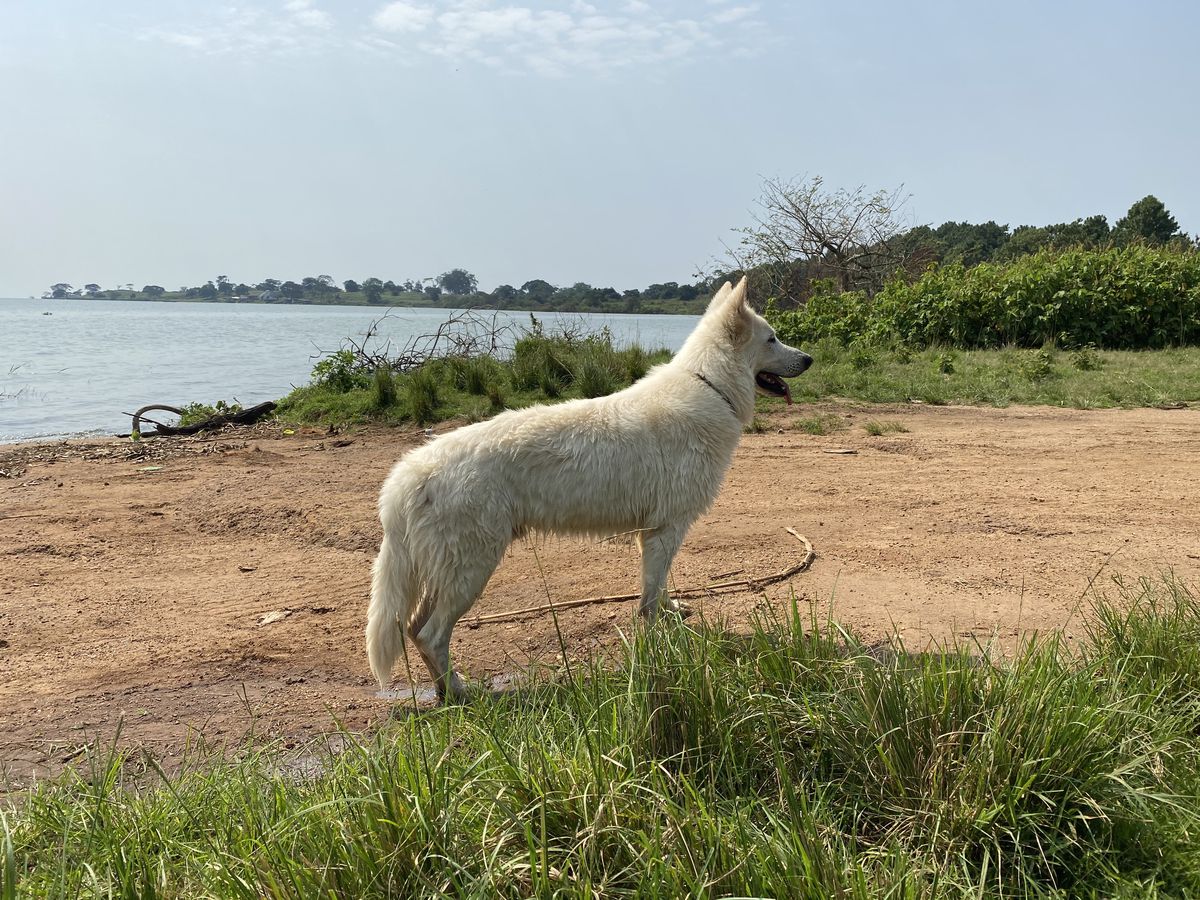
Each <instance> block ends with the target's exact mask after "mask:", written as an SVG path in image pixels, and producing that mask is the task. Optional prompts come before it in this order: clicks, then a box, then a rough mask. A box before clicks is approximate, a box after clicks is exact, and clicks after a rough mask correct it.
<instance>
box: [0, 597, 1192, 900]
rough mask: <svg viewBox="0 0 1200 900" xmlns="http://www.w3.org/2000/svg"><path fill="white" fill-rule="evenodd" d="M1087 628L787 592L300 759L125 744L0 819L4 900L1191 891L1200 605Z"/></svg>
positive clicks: (1125, 615)
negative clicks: (176, 757) (893, 615)
mask: <svg viewBox="0 0 1200 900" xmlns="http://www.w3.org/2000/svg"><path fill="white" fill-rule="evenodd" d="M1088 627H1089V629H1090V634H1091V641H1090V643H1089V644H1088V646H1087V647H1085V648H1083V649H1082V650H1081V651H1080V652H1073V651H1071V650H1070V649H1068V648H1066V647H1065V646H1064V643H1063V642H1062V641H1061V640H1060V639H1058V638H1057V637H1054V636H1043V637H1040V638H1036V639H1032V640H1030V641H1028V642H1026V643H1025V644H1024V645H1023V646H1021V647H1020V648H1019V650H1018V652H1016V653H1015V654H1013V655H1011V656H1007V657H1006V656H1004V655H1003V654H996V655H992V654H989V653H987V652H985V650H986V648H980V647H978V646H974V645H969V646H961V645H957V644H949V645H946V646H942V647H938V648H935V649H934V650H931V651H927V652H922V653H914V652H908V651H906V650H905V648H904V647H903V646H902V645H901V644H900V643H899V642H898V641H896V640H893V641H892V642H891V643H890V644H888V645H885V646H880V645H866V644H864V643H862V642H861V641H859V640H857V639H856V638H855V637H854V636H853V635H851V634H850V633H849V632H847V631H846V630H845V629H843V628H840V627H838V626H837V625H836V624H835V623H834V622H832V621H830V620H828V619H826V620H821V619H818V618H817V617H816V616H815V615H813V614H811V613H805V612H802V611H801V610H800V608H799V604H798V603H795V602H793V604H792V605H791V607H790V608H788V609H784V610H782V611H779V612H770V611H768V612H765V613H763V614H762V615H761V616H760V617H759V618H758V619H757V620H756V621H755V622H754V625H753V628H752V630H751V632H750V633H749V634H734V633H732V632H730V631H729V630H727V629H725V628H722V627H720V626H719V624H706V623H703V622H701V623H699V624H698V625H696V626H694V627H693V626H688V625H686V624H684V623H681V622H669V623H660V625H658V626H656V627H655V628H653V629H652V630H650V631H647V630H645V629H641V628H638V629H635V630H634V631H633V632H632V637H631V638H630V640H629V641H628V643H626V644H625V645H624V646H623V648H622V650H621V652H620V654H619V656H618V658H617V659H615V660H613V661H612V664H611V665H610V666H607V667H606V666H603V665H601V664H600V662H599V661H596V660H592V661H585V662H578V661H575V662H572V663H571V665H570V666H569V667H568V672H567V674H565V675H563V676H562V677H559V678H541V679H535V680H533V681H531V682H530V683H528V684H527V685H526V686H525V687H523V688H521V689H519V690H517V691H515V692H512V693H509V694H505V695H501V696H494V697H487V698H481V699H479V700H476V701H474V702H472V703H471V704H470V705H469V706H466V707H453V708H447V709H440V710H437V711H436V712H433V713H430V714H428V715H412V716H407V717H405V718H403V719H401V720H399V721H395V722H393V723H392V724H390V725H388V726H386V727H384V728H382V729H381V730H380V731H378V732H377V733H375V734H373V735H371V736H367V737H362V738H353V737H351V736H348V735H347V736H346V742H347V748H346V749H345V750H344V751H343V752H341V753H338V754H334V753H330V752H328V751H319V752H318V753H317V754H316V756H315V757H312V758H310V759H308V761H307V763H308V764H307V766H306V767H305V769H304V771H305V772H306V774H305V775H303V776H301V775H299V774H297V773H298V771H299V770H298V768H297V766H296V764H295V761H294V760H292V759H291V758H290V757H289V756H288V755H287V753H286V751H284V750H283V749H282V748H278V747H260V748H256V749H251V750H249V751H247V752H242V753H239V754H238V755H236V756H231V757H221V756H212V755H210V756H203V755H199V756H196V755H193V756H191V757H189V758H188V759H187V760H186V761H185V765H184V769H183V771H182V772H181V773H180V774H178V775H175V776H171V777H169V778H168V777H166V776H163V775H161V774H160V775H156V774H155V772H156V771H157V770H155V769H154V768H153V766H151V768H150V771H149V772H148V776H150V777H149V780H147V776H143V777H141V778H139V777H138V776H137V774H136V772H137V771H138V769H139V768H140V769H142V770H143V771H144V770H145V769H146V766H145V764H143V765H141V766H139V765H137V763H138V762H139V760H138V758H136V757H134V756H132V755H129V754H123V753H119V752H115V751H111V752H109V753H101V754H98V755H97V756H94V757H92V758H91V759H90V761H89V764H88V765H86V766H85V767H84V769H83V770H82V771H80V772H69V773H67V774H66V775H64V776H62V777H61V778H59V779H57V780H53V781H43V782H39V783H38V784H37V786H36V787H34V788H33V789H32V790H30V791H28V792H27V793H25V794H23V795H22V796H21V798H20V802H19V803H18V804H16V805H15V806H13V807H12V808H11V809H10V810H8V811H6V812H5V814H4V815H3V816H2V817H0V897H7V896H80V895H86V896H126V897H134V896H136V897H149V896H196V895H203V896H217V897H247V898H249V897H258V896H289V897H317V896H338V897H362V898H374V897H396V896H434V895H437V896H444V895H453V896H470V897H528V896H561V897H593V896H597V895H600V896H605V897H634V896H637V897H642V896H648V897H680V896H697V895H701V896H729V895H734V896H794V897H814V898H815V897H882V896H890V897H934V896H937V897H944V896H948V897H964V898H965V897H979V896H984V897H1008V896H1072V897H1074V896H1124V897H1132V896H1138V897H1143V896H1180V897H1184V896H1196V895H1197V893H1198V892H1200V844H1197V842H1196V841H1195V839H1194V834H1195V832H1196V829H1197V828H1198V827H1200V747H1198V746H1197V742H1196V739H1195V736H1196V733H1197V731H1196V728H1197V725H1198V723H1200V718H1198V715H1197V687H1198V686H1200V650H1197V648H1198V647H1200V641H1198V640H1197V638H1200V609H1198V608H1197V603H1196V600H1195V596H1194V594H1192V593H1191V592H1190V591H1189V590H1188V589H1187V588H1185V587H1184V586H1183V585H1181V584H1179V583H1178V582H1176V581H1174V580H1170V579H1167V580H1159V581H1146V582H1143V583H1140V584H1139V585H1137V586H1136V587H1133V588H1129V587H1125V586H1119V591H1118V596H1117V597H1116V598H1115V599H1113V600H1110V599H1107V598H1105V597H1103V596H1099V597H1096V598H1094V600H1093V606H1092V610H1091V613H1090V616H1089V626H1088Z"/></svg>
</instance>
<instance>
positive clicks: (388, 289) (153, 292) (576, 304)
mask: <svg viewBox="0 0 1200 900" xmlns="http://www.w3.org/2000/svg"><path fill="white" fill-rule="evenodd" d="M710 292H711V289H710V281H709V280H708V279H701V280H700V281H698V282H696V283H695V284H679V283H677V282H674V281H668V282H665V283H663V284H652V285H650V286H649V287H647V288H644V289H641V290H639V289H636V288H635V289H633V290H627V291H618V290H616V289H615V288H611V287H593V286H592V285H590V284H585V283H583V282H577V283H575V284H573V285H571V286H570V287H556V286H555V285H553V284H550V282H548V281H544V280H542V279H533V280H532V281H527V282H525V283H524V284H522V285H521V286H520V287H514V286H513V285H510V284H502V285H500V286H499V287H497V288H495V289H494V290H492V291H490V292H487V291H480V290H479V289H478V282H477V280H476V278H475V276H474V275H472V274H471V273H470V272H468V271H467V270H466V269H451V270H450V271H449V272H444V273H443V274H441V275H439V276H438V277H437V278H432V279H409V280H406V281H402V282H396V281H391V280H388V281H384V280H382V279H380V278H364V279H363V280H362V281H361V282H360V281H355V280H354V279H349V280H346V281H343V282H342V283H341V284H340V285H339V284H338V283H337V282H335V281H334V280H333V278H332V277H330V276H328V275H317V276H309V277H307V278H302V279H301V280H299V281H280V280H279V279H276V278H267V279H265V280H263V281H260V282H257V283H255V284H247V283H244V282H234V281H232V280H231V279H230V278H229V277H228V276H225V275H218V276H217V277H216V279H214V280H212V281H208V282H205V283H204V284H202V285H197V286H193V287H188V286H186V285H185V286H183V287H180V288H179V289H178V290H176V291H168V290H167V289H166V288H164V287H162V286H160V285H155V284H147V285H144V286H143V287H142V288H141V290H137V289H135V288H134V286H133V285H132V284H126V285H118V286H117V287H116V288H110V289H105V288H102V287H101V286H100V285H98V284H86V285H84V286H83V287H82V288H78V289H77V288H74V287H72V286H71V285H70V284H66V283H59V284H55V285H52V286H51V287H50V289H49V290H48V291H46V293H45V294H43V296H44V297H54V298H67V297H87V298H92V299H96V300H193V301H207V302H224V303H314V304H342V305H367V306H424V307H441V308H445V309H462V308H464V307H493V308H496V309H521V310H533V311H538V312H540V311H562V312H603V313H676V314H688V313H697V312H701V311H703V309H704V304H705V302H706V300H707V297H708V295H709V293H710Z"/></svg>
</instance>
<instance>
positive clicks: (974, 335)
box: [768, 246, 1200, 349]
mask: <svg viewBox="0 0 1200 900" xmlns="http://www.w3.org/2000/svg"><path fill="white" fill-rule="evenodd" d="M768 317H769V318H770V319H771V321H772V324H774V325H775V327H776V329H777V330H778V331H779V333H780V337H781V338H783V339H784V340H785V341H790V342H793V343H794V342H800V343H804V342H806V341H813V340H815V339H818V338H822V337H828V338H833V339H835V340H838V341H840V342H842V343H843V344H846V345H849V344H850V343H852V342H854V341H855V340H858V339H861V338H870V339H873V340H884V341H898V342H900V343H905V344H912V345H914V346H918V347H926V346H929V345H931V344H945V345H948V346H954V347H971V348H974V347H1002V346H1005V345H1009V344H1012V345H1015V346H1019V347H1039V346H1041V345H1043V344H1044V343H1046V342H1047V341H1052V342H1055V343H1057V344H1059V345H1062V346H1074V347H1082V346H1087V345H1092V346H1094V347H1102V348H1108V349H1150V348H1162V347H1168V346H1183V345H1190V344H1196V343H1200V252H1196V251H1193V250H1186V249H1183V250H1181V249H1174V248H1151V247H1145V246H1127V247H1120V248H1109V249H1104V250H1086V249H1081V248H1074V249H1068V250H1064V251H1058V250H1043V251H1040V252H1038V253H1034V254H1031V255H1029V256H1025V257H1021V258H1020V259H1017V260H1015V261H1013V262H1011V263H1007V264H994V263H982V264H980V265H977V266H974V267H972V268H969V269H968V268H964V267H963V266H962V265H960V264H950V265H945V266H940V267H939V266H935V267H932V268H930V269H929V270H927V271H926V272H925V273H924V274H923V275H922V276H921V277H920V278H918V279H917V280H916V281H914V282H911V283H910V282H907V281H905V280H904V279H902V278H896V279H893V280H892V281H891V282H889V283H888V284H887V285H886V286H885V287H884V289H883V290H882V291H881V292H880V293H879V294H878V295H876V297H875V298H874V299H873V300H868V299H867V298H866V297H865V296H864V295H862V294H832V293H827V292H825V291H824V290H820V291H818V292H817V293H816V294H815V295H814V296H813V297H812V299H810V300H809V302H808V305H807V306H805V307H803V308H802V309H799V310H793V311H787V312H783V311H779V310H778V309H775V308H774V307H772V306H770V305H769V306H768Z"/></svg>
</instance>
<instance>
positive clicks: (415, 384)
mask: <svg viewBox="0 0 1200 900" xmlns="http://www.w3.org/2000/svg"><path fill="white" fill-rule="evenodd" d="M403 383H404V399H405V401H406V402H407V404H408V411H409V414H410V415H411V416H412V417H413V419H414V420H415V421H416V422H417V423H418V424H420V425H427V424H429V423H431V422H436V421H438V416H437V411H438V399H439V398H438V388H439V385H438V380H437V377H436V375H435V373H434V371H433V369H432V367H430V366H422V367H421V368H420V369H417V370H415V371H413V372H410V373H408V374H407V375H406V376H404V382H403Z"/></svg>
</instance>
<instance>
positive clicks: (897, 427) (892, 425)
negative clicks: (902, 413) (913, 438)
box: [863, 420, 908, 437]
mask: <svg viewBox="0 0 1200 900" xmlns="http://www.w3.org/2000/svg"><path fill="white" fill-rule="evenodd" d="M863 428H864V429H865V430H866V432H867V434H869V435H872V436H873V437H879V436H880V435H884V434H906V433H907V432H908V429H907V428H906V427H905V426H904V425H903V424H902V423H900V422H876V421H874V420H872V421H870V422H867V423H865V424H864V425H863Z"/></svg>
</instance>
